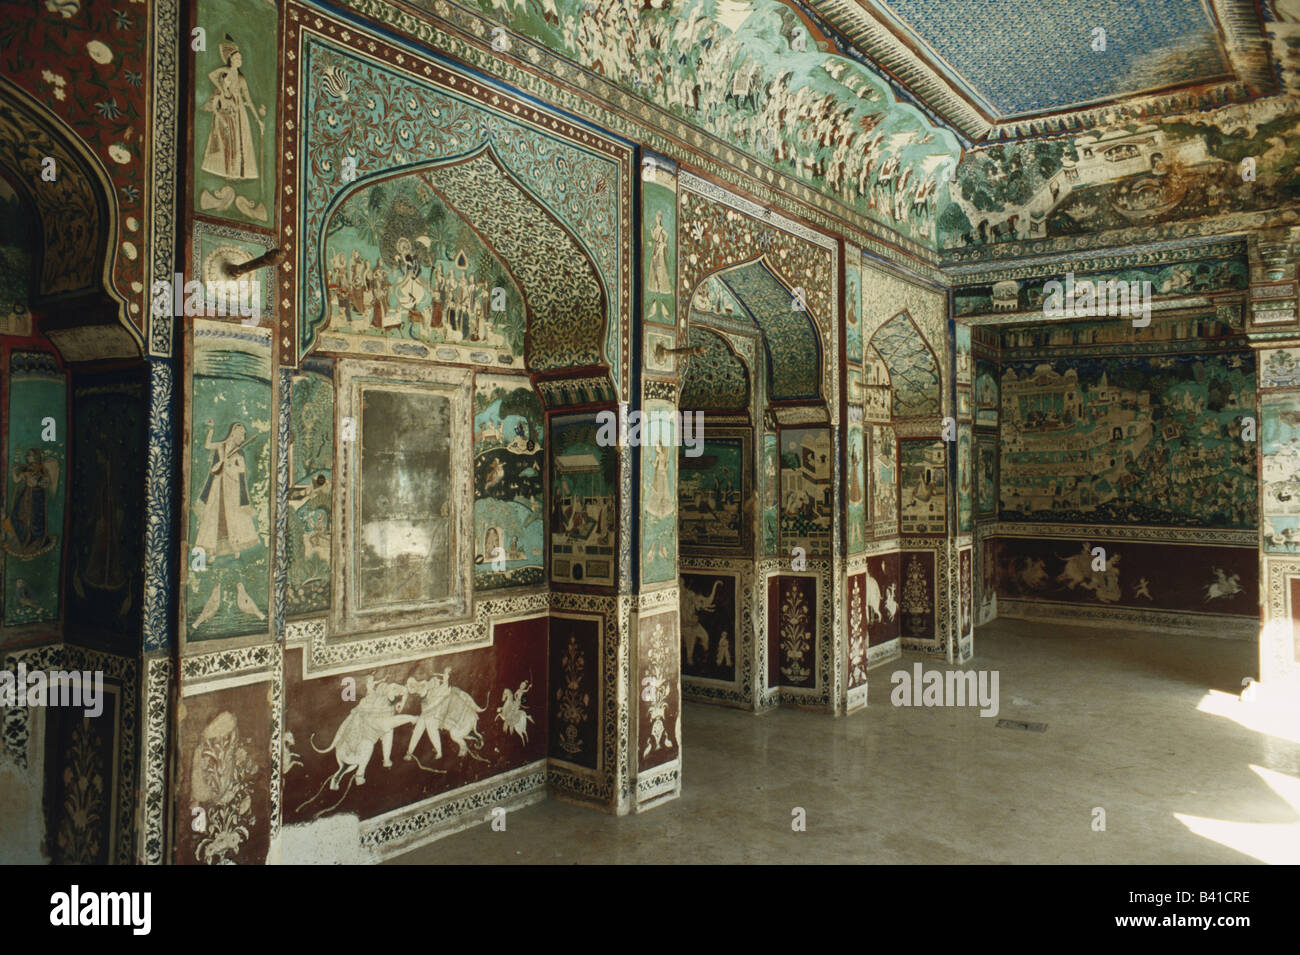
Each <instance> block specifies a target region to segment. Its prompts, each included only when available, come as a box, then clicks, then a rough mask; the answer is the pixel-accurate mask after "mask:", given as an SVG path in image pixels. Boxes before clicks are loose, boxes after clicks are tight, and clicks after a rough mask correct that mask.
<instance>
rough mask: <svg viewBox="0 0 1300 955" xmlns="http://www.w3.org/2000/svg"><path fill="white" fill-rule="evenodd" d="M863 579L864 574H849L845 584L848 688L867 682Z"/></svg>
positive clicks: (864, 578) (854, 687)
mask: <svg viewBox="0 0 1300 955" xmlns="http://www.w3.org/2000/svg"><path fill="white" fill-rule="evenodd" d="M865 580H866V574H851V575H850V576H849V579H848V584H847V589H848V607H847V610H848V612H847V613H846V614H845V626H846V627H847V628H848V652H849V676H848V688H849V689H850V690H854V689H857V688H858V687H860V686H862V684H864V683H866V682H867V625H866V607H865V605H864V604H863V602H862V593H863V589H864V582H865Z"/></svg>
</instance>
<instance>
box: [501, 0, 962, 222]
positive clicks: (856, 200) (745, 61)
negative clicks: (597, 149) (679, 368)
mask: <svg viewBox="0 0 1300 955" xmlns="http://www.w3.org/2000/svg"><path fill="white" fill-rule="evenodd" d="M477 2H478V6H479V8H480V9H481V10H482V11H483V12H484V13H485V14H487V15H488V16H493V17H496V18H498V19H501V20H503V21H505V22H508V23H509V25H510V28H511V29H512V30H514V31H517V32H519V33H522V34H525V35H527V36H531V37H534V38H536V39H538V40H540V41H541V42H542V43H544V44H545V45H546V46H548V47H549V48H551V49H553V50H556V51H557V52H560V53H562V54H563V55H564V56H566V57H568V58H570V59H572V60H574V61H576V62H577V63H578V64H579V65H581V66H582V67H584V68H586V69H588V70H591V71H592V72H593V73H595V74H597V75H599V76H602V77H605V78H606V79H608V80H610V81H611V82H613V83H615V84H617V85H618V86H621V87H622V88H623V89H625V90H627V91H628V92H631V93H633V94H640V95H646V94H647V93H648V92H651V91H653V96H654V99H655V100H657V101H659V102H661V103H662V104H663V107H664V108H665V109H666V110H668V111H669V112H671V113H672V114H674V115H676V116H678V117H680V118H682V119H685V120H687V121H688V122H691V123H693V124H695V125H697V126H699V127H701V128H704V129H708V130H710V131H711V132H712V133H713V134H714V135H716V136H719V137H721V138H722V139H724V140H726V141H727V142H729V143H732V144H734V145H735V146H736V147H737V148H740V149H743V150H745V151H746V152H748V153H749V154H750V155H752V156H754V157H756V158H758V159H760V160H761V161H763V162H765V163H770V164H772V165H773V166H775V167H776V168H778V169H780V170H781V171H782V172H784V173H786V174H788V175H792V176H794V177H796V178H798V179H801V180H803V181H805V182H808V183H811V184H813V185H815V186H816V187H818V188H820V189H823V190H824V191H825V192H827V193H828V194H830V195H834V196H836V197H837V198H839V199H840V200H841V201H842V202H844V203H846V204H848V205H850V206H854V207H856V208H857V209H859V210H861V211H864V212H865V213H866V214H867V215H869V216H871V217H872V218H875V219H877V220H878V221H881V222H885V223H887V224H889V225H890V226H891V227H893V228H894V229H897V230H898V231H900V232H902V233H904V234H906V235H910V236H912V237H915V238H919V239H923V240H925V239H929V240H930V241H933V240H934V237H935V227H936V208H937V206H938V204H939V203H940V199H941V197H942V196H943V195H944V194H945V193H946V190H947V188H948V186H947V183H946V181H945V179H944V175H945V173H946V171H947V170H948V169H950V168H952V167H953V166H955V165H956V162H957V159H958V157H959V155H960V149H959V147H958V144H957V142H956V138H955V137H954V136H953V135H952V134H951V133H950V132H948V131H947V130H942V129H936V128H935V127H933V126H931V125H929V124H928V123H927V122H926V121H925V119H924V118H923V115H922V114H921V113H920V112H919V111H918V110H916V109H915V108H914V107H912V106H910V105H907V104H905V103H901V102H899V101H898V100H897V99H896V98H895V97H894V95H893V92H892V91H891V90H890V88H889V86H888V85H887V84H886V83H884V82H883V81H882V80H881V79H880V78H879V77H878V76H877V75H876V74H874V73H872V72H871V71H869V70H867V69H865V68H863V67H862V66H860V65H859V64H857V63H855V62H854V61H853V60H850V59H848V58H846V57H841V56H829V55H827V54H826V53H824V52H822V50H821V49H820V47H819V46H818V44H817V42H816V41H815V40H814V39H813V38H812V37H811V36H810V35H809V32H808V29H807V27H806V26H804V24H803V21H802V20H801V19H800V18H799V16H798V15H796V14H795V13H794V12H793V11H792V10H791V9H790V8H789V7H786V6H785V5H783V4H780V3H775V2H772V0H677V2H674V3H672V4H667V3H665V4H662V5H659V4H645V3H640V2H637V0H599V2H596V3H579V2H578V0H531V2H528V0H523V2H520V0H514V2H512V0H477ZM615 23H617V24H618V25H619V27H618V29H616V30H615V29H611V28H610V25H611V24H615Z"/></svg>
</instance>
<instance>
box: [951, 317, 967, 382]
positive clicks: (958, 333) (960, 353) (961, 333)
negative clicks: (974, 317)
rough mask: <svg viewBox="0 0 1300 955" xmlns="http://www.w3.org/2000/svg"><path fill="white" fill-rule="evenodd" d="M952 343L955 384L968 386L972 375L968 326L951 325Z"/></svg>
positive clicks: (956, 323) (957, 323)
mask: <svg viewBox="0 0 1300 955" xmlns="http://www.w3.org/2000/svg"><path fill="white" fill-rule="evenodd" d="M952 342H953V349H954V351H955V356H954V357H955V361H954V364H955V366H956V369H957V384H959V385H969V384H970V383H971V374H972V366H971V345H970V326H969V325H963V324H962V323H961V322H955V323H953V326H952Z"/></svg>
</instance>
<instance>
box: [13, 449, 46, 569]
mask: <svg viewBox="0 0 1300 955" xmlns="http://www.w3.org/2000/svg"><path fill="white" fill-rule="evenodd" d="M13 479H14V483H15V484H16V485H18V486H17V488H16V489H15V491H14V497H13V503H12V504H10V506H9V514H8V515H7V516H6V517H5V520H4V536H5V541H4V549H5V550H6V551H8V552H9V553H10V554H12V555H13V556H15V557H18V558H21V559H23V560H30V559H31V558H33V557H39V556H40V555H41V554H44V553H45V552H46V551H48V550H50V549H51V548H52V547H53V546H54V545H55V544H56V543H57V542H58V537H56V536H54V535H52V534H50V533H49V524H48V522H47V514H48V499H49V495H51V494H53V493H54V492H55V491H56V490H57V489H58V486H59V462H58V461H57V460H55V458H54V457H53V455H50V456H46V455H44V454H42V453H41V451H40V450H38V449H37V448H29V449H28V451H27V454H26V463H25V464H24V465H23V466H22V467H16V468H14V471H13Z"/></svg>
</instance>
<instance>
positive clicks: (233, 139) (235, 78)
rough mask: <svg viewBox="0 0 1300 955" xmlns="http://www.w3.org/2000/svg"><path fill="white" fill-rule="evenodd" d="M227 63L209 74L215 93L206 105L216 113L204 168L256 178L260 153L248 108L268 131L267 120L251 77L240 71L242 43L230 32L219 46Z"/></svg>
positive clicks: (225, 175) (223, 174)
mask: <svg viewBox="0 0 1300 955" xmlns="http://www.w3.org/2000/svg"><path fill="white" fill-rule="evenodd" d="M218 50H219V51H220V52H221V59H222V62H224V63H225V64H226V65H225V66H223V67H221V68H219V69H215V70H213V71H212V72H211V73H209V74H208V79H209V80H211V81H212V85H213V87H214V89H213V92H212V96H211V97H210V98H209V99H208V101H207V102H206V103H204V104H203V107H202V108H203V109H204V110H206V111H207V112H209V113H211V114H212V132H211V133H209V134H208V145H207V148H205V149H204V150H203V171H204V172H210V173H213V174H215V175H218V176H221V177H222V178H223V179H256V178H257V153H256V151H255V150H254V149H253V128H252V126H251V125H250V124H249V122H248V116H247V115H246V114H245V112H244V110H245V109H247V110H248V112H249V113H252V115H253V119H255V120H257V128H258V130H259V131H260V132H262V133H263V134H265V132H266V124H265V123H264V122H262V118H261V117H260V116H258V115H257V107H256V106H254V105H253V100H252V97H251V96H249V93H248V81H247V80H246V79H244V74H243V73H241V72H240V71H239V68H240V66H242V65H243V62H244V56H243V54H242V53H240V52H239V47H238V46H236V45H235V43H234V42H233V41H232V40H231V39H230V36H229V35H227V36H226V42H225V43H222V44H221V46H219V47H218Z"/></svg>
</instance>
